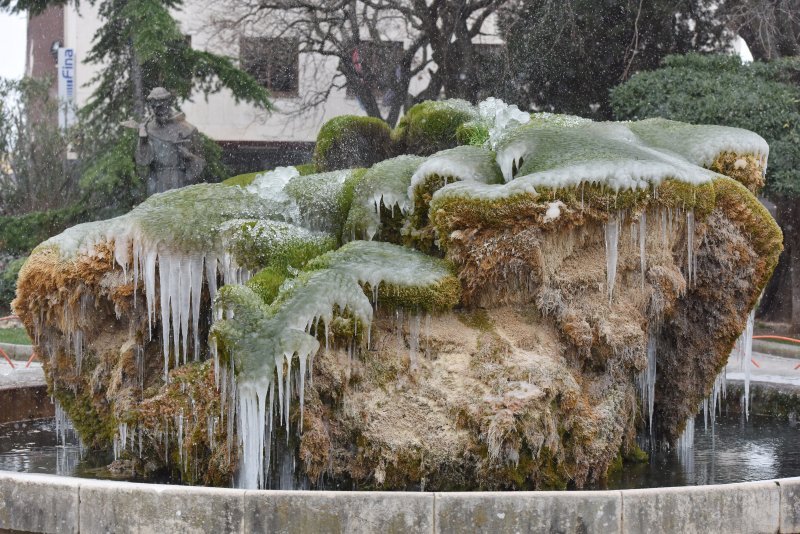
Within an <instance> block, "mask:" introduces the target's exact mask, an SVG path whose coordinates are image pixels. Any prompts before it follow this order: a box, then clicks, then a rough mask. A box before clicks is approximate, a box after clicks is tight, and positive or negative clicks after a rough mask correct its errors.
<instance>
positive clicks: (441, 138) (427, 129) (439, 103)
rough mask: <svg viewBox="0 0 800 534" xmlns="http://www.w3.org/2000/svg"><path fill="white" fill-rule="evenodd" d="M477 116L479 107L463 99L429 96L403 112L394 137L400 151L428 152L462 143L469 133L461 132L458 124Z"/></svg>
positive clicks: (421, 153) (474, 118)
mask: <svg viewBox="0 0 800 534" xmlns="http://www.w3.org/2000/svg"><path fill="white" fill-rule="evenodd" d="M478 118H479V116H478V111H477V109H476V108H475V107H474V106H472V105H471V104H470V103H469V102H466V101H464V100H427V101H425V102H420V103H419V104H417V105H415V106H413V107H411V109H409V110H408V112H406V114H405V115H403V118H402V119H400V122H399V124H398V125H397V128H396V129H395V131H394V136H393V137H394V140H395V142H396V143H397V145H398V149H399V151H401V152H403V153H405V154H416V155H418V156H429V155H431V154H434V153H436V152H439V151H441V150H445V149H448V148H453V147H456V146H458V145H459V144H463V141H464V138H465V137H468V134H467V133H466V132H461V133H460V134H459V127H460V126H461V125H462V124H464V123H466V122H470V121H474V120H477V119H478ZM459 137H461V138H462V139H461V142H459Z"/></svg>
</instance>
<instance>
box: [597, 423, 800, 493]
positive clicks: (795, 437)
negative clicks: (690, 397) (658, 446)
mask: <svg viewBox="0 0 800 534" xmlns="http://www.w3.org/2000/svg"><path fill="white" fill-rule="evenodd" d="M796 476H800V425H798V424H797V423H796V422H789V421H787V420H786V419H776V418H772V417H765V416H754V415H751V416H750V419H749V421H748V420H745V418H744V416H743V415H741V416H740V415H739V414H728V415H722V416H718V417H717V423H716V425H714V426H713V427H712V425H711V423H710V422H709V425H708V429H707V430H706V429H704V424H703V416H702V415H700V416H698V418H697V419H696V421H695V433H694V447H693V448H691V449H688V450H686V451H685V452H683V453H682V452H681V451H678V450H675V449H673V450H671V451H656V452H655V453H652V454H651V458H650V462H649V463H645V464H638V465H637V464H634V465H630V464H626V465H625V468H624V469H623V471H622V473H619V474H617V475H615V476H613V477H611V479H610V480H609V481H608V483H607V484H606V485H605V486H604V487H603V488H602V489H630V488H656V487H664V486H700V485H706V484H729V483H733V482H749V481H753V480H766V479H772V478H786V477H796ZM594 489H601V488H599V487H598V488H594Z"/></svg>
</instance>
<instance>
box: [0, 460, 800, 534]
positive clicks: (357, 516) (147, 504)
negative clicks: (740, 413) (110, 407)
mask: <svg viewBox="0 0 800 534" xmlns="http://www.w3.org/2000/svg"><path fill="white" fill-rule="evenodd" d="M376 521H377V522H378V523H375V522H376ZM476 521H477V522H476ZM481 521H482V522H483V525H484V527H485V528H486V529H487V530H486V531H487V532H489V531H504V530H505V529H506V528H508V529H512V530H519V528H523V529H530V530H534V531H537V530H538V529H541V530H542V531H543V532H547V531H552V530H553V528H556V527H559V528H563V527H564V526H565V525H566V526H570V525H571V526H572V527H575V526H577V525H580V524H582V525H585V526H587V527H588V532H595V531H597V532H638V531H640V530H639V529H646V528H647V525H653V524H660V525H662V526H663V527H665V528H666V529H667V530H666V531H671V529H672V528H676V529H677V528H678V527H680V530H682V531H685V532H691V531H698V532H703V531H709V530H707V529H708V528H709V527H712V530H717V531H742V532H744V531H747V532H767V531H768V532H797V531H798V530H800V477H793V478H780V479H769V480H761V481H751V482H737V483H731V484H715V485H707V486H677V487H675V486H669V487H661V488H643V489H627V490H590V491H497V492H486V491H483V492H408V491H397V492H393V491H327V490H244V489H232V488H214V487H200V486H178V485H167V484H150V483H141V482H124V481H109V480H95V479H85V478H78V477H66V476H58V475H48V474H38V473H17V472H10V471H0V529H3V528H7V529H17V530H28V531H32V532H45V531H58V532H94V531H104V530H107V528H108V527H109V526H113V525H122V524H129V525H131V527H129V528H131V529H133V530H136V529H137V528H138V529H142V528H144V529H145V530H151V531H159V530H160V531H165V532H167V531H175V529H176V528H177V529H178V530H190V531H192V529H196V528H197V526H198V525H202V528H201V531H219V532H223V531H225V532H230V531H241V532H249V531H258V530H259V528H258V527H259V525H268V526H269V527H270V529H272V530H277V531H293V530H296V529H297V528H300V529H301V530H304V531H309V532H311V531H315V530H325V531H327V530H330V529H331V528H333V526H334V525H335V524H336V523H338V524H339V526H340V527H341V529H342V530H343V531H377V530H378V528H377V527H378V526H381V528H380V529H379V530H387V529H388V530H389V531H392V528H391V526H392V525H395V526H397V525H405V526H406V527H407V528H408V529H409V530H413V531H429V532H445V531H447V532H450V531H460V530H464V531H468V530H471V529H473V528H475V525H478V524H480V523H481ZM331 522H334V523H331ZM315 525H316V526H317V527H318V528H315ZM384 527H385V528H384ZM373 529H375V530H373ZM568 530H569V529H568Z"/></svg>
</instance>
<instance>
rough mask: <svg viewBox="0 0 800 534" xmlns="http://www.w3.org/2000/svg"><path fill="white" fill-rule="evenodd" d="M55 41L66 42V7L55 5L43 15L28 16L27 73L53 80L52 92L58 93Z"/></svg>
mask: <svg viewBox="0 0 800 534" xmlns="http://www.w3.org/2000/svg"><path fill="white" fill-rule="evenodd" d="M55 41H60V42H62V43H63V42H64V8H62V7H53V8H50V9H47V10H46V11H45V12H44V13H42V14H41V15H38V16H35V17H28V39H27V47H26V58H25V74H26V75H27V76H31V77H34V78H50V79H52V80H53V85H52V89H51V92H52V94H53V95H56V93H57V86H56V84H55V79H56V70H57V63H56V56H54V55H53V53H52V52H51V50H52V46H53V43H54V42H55Z"/></svg>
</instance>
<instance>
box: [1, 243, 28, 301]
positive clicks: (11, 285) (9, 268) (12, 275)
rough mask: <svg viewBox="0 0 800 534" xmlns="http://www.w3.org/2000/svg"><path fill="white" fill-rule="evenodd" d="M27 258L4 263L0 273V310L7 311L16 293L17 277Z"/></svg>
mask: <svg viewBox="0 0 800 534" xmlns="http://www.w3.org/2000/svg"><path fill="white" fill-rule="evenodd" d="M27 259H28V257H27V256H24V257H22V258H17V259H15V260H11V261H9V262H8V263H6V265H5V267H4V268H3V270H2V271H0V308H1V309H4V310H6V309H9V308H10V307H11V301H12V300H14V296H15V295H16V293H17V275H18V274H19V270H20V269H21V268H22V266H23V265H24V264H25V260H27Z"/></svg>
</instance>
